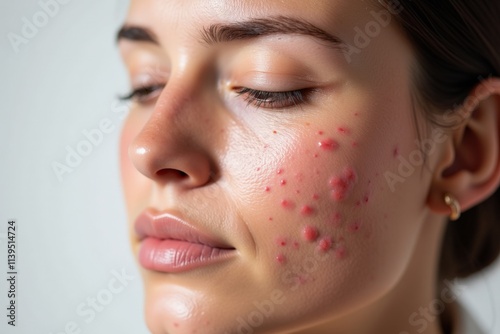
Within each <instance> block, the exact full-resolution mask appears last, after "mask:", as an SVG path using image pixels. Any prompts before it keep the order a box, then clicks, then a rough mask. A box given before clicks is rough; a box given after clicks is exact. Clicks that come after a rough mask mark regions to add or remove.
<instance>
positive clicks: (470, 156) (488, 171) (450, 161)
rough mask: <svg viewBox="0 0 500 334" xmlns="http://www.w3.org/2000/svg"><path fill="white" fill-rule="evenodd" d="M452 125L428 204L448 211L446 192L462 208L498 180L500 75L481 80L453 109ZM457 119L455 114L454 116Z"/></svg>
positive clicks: (480, 198)
mask: <svg viewBox="0 0 500 334" xmlns="http://www.w3.org/2000/svg"><path fill="white" fill-rule="evenodd" d="M453 116H454V117H460V121H461V122H460V124H458V125H457V126H456V127H454V128H452V129H451V130H450V132H449V136H448V137H447V140H446V141H445V143H444V144H443V145H444V146H443V150H442V152H441V155H440V157H439V160H438V163H437V168H436V169H434V172H433V177H432V184H431V187H430V190H429V194H428V198H427V207H428V208H429V209H430V210H431V211H432V212H434V213H437V214H442V215H450V213H451V209H450V208H449V207H448V206H447V205H446V203H445V202H444V196H445V194H446V193H449V194H450V195H451V196H453V197H454V198H455V199H456V200H457V201H458V202H459V204H460V207H461V209H462V211H465V210H467V209H469V208H471V207H473V206H475V205H477V204H479V203H481V202H482V201H484V200H485V199H487V198H488V197H489V196H490V195H491V194H493V192H495V190H496V189H497V188H498V186H499V183H500V78H491V79H487V80H485V81H483V82H481V83H480V84H479V85H478V86H476V87H475V89H474V90H473V91H472V92H471V93H470V94H469V96H468V98H467V100H466V102H465V103H464V105H462V106H461V107H460V108H459V109H457V110H455V111H454V115H453ZM455 119H456V118H455Z"/></svg>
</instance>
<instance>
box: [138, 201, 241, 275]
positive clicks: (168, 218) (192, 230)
mask: <svg viewBox="0 0 500 334" xmlns="http://www.w3.org/2000/svg"><path fill="white" fill-rule="evenodd" d="M134 228H135V232H136V234H137V236H138V239H139V242H140V248H139V255H138V258H139V263H140V265H141V266H142V267H143V268H145V269H148V270H153V271H159V272H164V273H180V272H186V271H191V270H194V269H197V268H201V267H207V266H211V265H215V264H217V263H220V262H222V261H224V260H228V259H230V258H231V257H232V256H234V255H235V254H236V249H235V248H233V247H231V246H230V245H228V244H227V243H225V242H223V241H221V240H219V239H218V238H216V237H213V236H210V235H208V234H206V233H204V232H202V231H200V230H199V229H198V228H196V227H194V226H193V225H191V224H189V223H187V222H186V221H184V220H182V219H181V218H179V217H176V216H175V215H172V214H170V213H158V212H155V211H153V210H146V211H144V212H143V213H141V214H140V215H139V216H138V217H137V219H136V221H135V224H134Z"/></svg>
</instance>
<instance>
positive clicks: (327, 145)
mask: <svg viewBox="0 0 500 334" xmlns="http://www.w3.org/2000/svg"><path fill="white" fill-rule="evenodd" d="M318 146H319V147H320V148H321V149H323V150H325V151H334V150H336V149H337V148H338V147H339V144H338V143H337V142H336V141H335V140H333V139H331V138H329V139H325V140H322V141H320V142H319V143H318Z"/></svg>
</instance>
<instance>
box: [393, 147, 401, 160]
mask: <svg viewBox="0 0 500 334" xmlns="http://www.w3.org/2000/svg"><path fill="white" fill-rule="evenodd" d="M392 156H393V157H394V158H397V157H399V146H397V145H396V146H395V147H394V149H393V150H392Z"/></svg>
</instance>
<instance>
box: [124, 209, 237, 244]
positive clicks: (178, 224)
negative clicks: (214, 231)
mask: <svg viewBox="0 0 500 334" xmlns="http://www.w3.org/2000/svg"><path fill="white" fill-rule="evenodd" d="M134 228H135V232H136V234H137V235H138V237H139V239H140V240H142V239H144V238H146V237H153V238H157V239H163V240H166V239H171V240H178V241H186V242H190V243H196V244H201V245H207V246H210V247H213V248H223V249H234V247H231V246H230V245H228V244H227V243H225V242H223V241H222V240H220V239H218V238H216V237H212V236H209V235H207V234H206V233H204V232H202V231H200V230H199V229H197V228H196V227H194V226H193V225H191V224H189V223H187V222H186V221H184V220H182V219H181V218H179V217H177V216H175V215H173V214H171V213H168V212H155V211H154V210H145V211H143V212H142V213H141V214H140V215H139V216H138V217H137V219H136V220H135V224H134Z"/></svg>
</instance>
